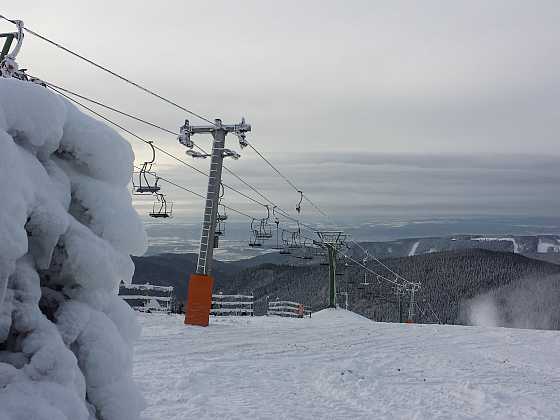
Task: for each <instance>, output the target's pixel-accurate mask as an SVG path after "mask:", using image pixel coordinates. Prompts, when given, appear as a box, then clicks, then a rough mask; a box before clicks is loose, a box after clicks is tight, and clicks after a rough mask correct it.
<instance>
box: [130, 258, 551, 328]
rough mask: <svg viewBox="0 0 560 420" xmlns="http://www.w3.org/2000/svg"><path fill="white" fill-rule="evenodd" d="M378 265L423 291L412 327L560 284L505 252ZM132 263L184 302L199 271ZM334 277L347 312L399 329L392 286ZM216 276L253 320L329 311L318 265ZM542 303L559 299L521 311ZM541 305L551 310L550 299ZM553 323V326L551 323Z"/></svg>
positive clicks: (352, 269) (237, 269)
mask: <svg viewBox="0 0 560 420" xmlns="http://www.w3.org/2000/svg"><path fill="white" fill-rule="evenodd" d="M382 261H383V263H384V264H386V265H387V266H388V267H390V268H391V269H393V270H394V271H395V272H397V273H399V274H400V275H401V276H402V277H404V278H406V279H408V280H410V281H415V282H420V283H421V284H422V287H421V289H420V290H419V292H418V293H417V294H416V296H415V298H416V302H417V304H416V305H415V307H414V309H415V318H414V321H415V322H419V323H435V322H441V323H445V324H466V323H469V319H468V310H467V305H469V302H471V301H472V300H473V299H474V298H476V297H477V296H481V295H486V294H488V293H494V294H496V297H497V296H498V295H499V296H506V295H507V296H510V295H512V293H513V294H515V293H514V292H513V290H517V288H519V287H521V286H523V287H524V288H525V289H528V290H532V289H535V290H536V289H538V288H539V287H540V286H539V285H543V284H547V287H546V289H547V290H548V288H550V287H552V289H553V290H554V286H557V287H560V284H559V283H558V282H556V283H555V282H554V281H553V280H551V279H554V278H560V266H559V265H556V264H552V263H548V262H543V261H538V260H535V259H531V258H527V257H524V256H522V255H519V254H513V253H509V252H495V251H489V250H481V249H468V250H458V251H449V252H439V253H431V254H424V255H419V256H414V257H401V258H386V259H383V260H382ZM135 263H136V273H135V277H134V282H135V283H145V282H150V283H152V284H161V285H172V286H175V288H176V291H177V296H178V300H179V301H184V299H185V298H186V285H187V282H188V274H189V270H192V269H194V265H195V263H196V256H195V255H192V254H188V255H177V254H163V255H158V256H152V257H140V258H135ZM368 266H369V267H370V268H371V269H372V270H373V271H376V272H378V273H380V274H383V275H385V276H388V271H387V270H386V269H385V268H383V267H382V266H381V265H379V263H369V264H368ZM337 271H338V275H337V288H338V291H342V292H346V291H347V292H348V306H349V309H350V310H352V311H354V312H356V313H359V314H361V315H364V316H366V317H368V318H370V319H373V320H376V321H386V322H398V321H399V319H406V318H407V315H408V310H409V302H410V295H409V294H405V295H404V296H401V305H400V309H401V315H400V317H399V298H398V295H397V293H396V291H395V289H394V287H392V285H391V284H389V283H386V282H384V281H378V280H377V279H376V278H375V276H372V275H371V274H370V275H368V276H367V278H366V279H365V280H366V281H365V282H366V283H369V284H367V285H363V284H361V283H364V270H363V269H361V268H359V267H356V266H352V265H349V266H347V267H345V266H344V264H343V262H342V261H341V263H340V264H339V269H338V270H337ZM214 275H215V277H216V283H215V287H214V290H215V292H218V291H222V292H223V293H226V294H227V293H254V295H255V311H256V314H257V315H262V314H264V313H265V312H266V301H267V298H268V299H276V298H279V299H282V300H284V299H287V300H293V301H296V302H301V303H304V304H305V305H306V306H308V307H310V308H311V309H312V310H313V311H317V310H320V309H322V308H324V307H326V306H327V302H328V299H327V296H328V267H327V266H324V265H320V264H319V263H317V264H311V265H307V266H292V265H287V264H284V265H276V264H271V263H266V264H262V265H259V266H256V267H249V268H243V265H240V264H235V263H224V262H221V263H220V262H218V263H217V264H216V266H215V269H214ZM556 276H557V277H556ZM541 289H545V288H544V286H543V287H541ZM539 290H540V289H539ZM544 296H557V294H551V293H541V294H540V295H538V294H537V295H535V296H533V297H532V298H531V299H528V300H527V302H531V303H527V302H526V305H525V310H526V311H527V310H533V309H534V307H536V306H539V305H541V306H542V304H541V303H540V302H539V301H538V299H539V298H541V299H542V298H544ZM510 300H511V299H510ZM495 301H496V302H497V305H498V306H499V305H502V306H503V307H502V308H501V309H500V313H503V314H504V316H503V317H502V318H503V319H502V320H501V324H502V325H510V324H511V322H510V323H508V316H507V312H508V310H509V311H510V312H511V308H510V309H507V308H506V306H505V305H506V304H507V302H508V301H507V299H505V298H502V299H500V298H496V299H495ZM552 301H553V300H552ZM344 303H345V297H344V296H339V305H341V306H344ZM556 303H560V302H558V301H556ZM546 305H548V306H551V305H552V303H551V299H548V301H547V304H546ZM518 310H520V309H519V308H518ZM547 316H548V314H547ZM550 317H552V318H555V317H556V315H551V316H548V318H550ZM518 318H519V317H518ZM545 318H546V317H545ZM548 318H547V319H548ZM512 319H513V318H512ZM543 319H544V318H543ZM526 325H528V324H526ZM540 325H541V328H544V327H545V325H546V326H551V328H554V327H555V326H557V325H558V323H556V321H555V320H554V319H553V320H548V321H547V322H546V323H545V322H544V321H543V322H541V324H540ZM511 326H517V325H513V324H511Z"/></svg>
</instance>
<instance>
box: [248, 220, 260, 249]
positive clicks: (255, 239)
mask: <svg viewBox="0 0 560 420" xmlns="http://www.w3.org/2000/svg"><path fill="white" fill-rule="evenodd" d="M255 222H256V219H253V220H251V237H250V238H249V246H250V247H251V248H255V247H261V246H262V243H261V242H260V241H259V239H260V238H259V230H258V229H257V228H256V227H255Z"/></svg>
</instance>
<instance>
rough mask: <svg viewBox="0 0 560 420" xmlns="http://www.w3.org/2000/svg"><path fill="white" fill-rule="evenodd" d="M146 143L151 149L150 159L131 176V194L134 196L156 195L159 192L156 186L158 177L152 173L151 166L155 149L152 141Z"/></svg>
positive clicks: (154, 156)
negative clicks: (151, 180)
mask: <svg viewBox="0 0 560 420" xmlns="http://www.w3.org/2000/svg"><path fill="white" fill-rule="evenodd" d="M147 143H148V144H149V145H150V147H151V148H152V158H151V159H150V160H148V161H146V162H144V163H143V164H142V168H140V171H139V172H135V173H134V174H133V175H132V194H134V195H143V194H156V193H158V192H159V191H160V190H161V187H160V186H159V185H158V181H159V177H158V176H157V175H156V174H155V173H153V172H152V166H153V165H154V162H155V160H156V149H155V147H154V145H153V142H152V141H149V142H147ZM149 177H150V178H151V177H154V178H155V181H154V182H153V183H152V182H150V180H149Z"/></svg>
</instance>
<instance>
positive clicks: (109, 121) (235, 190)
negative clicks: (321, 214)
mask: <svg viewBox="0 0 560 420" xmlns="http://www.w3.org/2000/svg"><path fill="white" fill-rule="evenodd" d="M50 89H52V90H53V91H55V92H56V93H58V94H59V95H61V96H63V97H65V98H66V99H68V100H70V101H72V102H74V103H75V104H77V105H79V106H81V107H82V108H84V109H87V110H88V111H89V112H91V113H93V114H95V115H96V116H98V117H99V118H102V119H103V120H105V121H107V122H108V123H110V124H112V125H114V126H115V127H117V128H119V129H120V130H122V131H124V132H125V133H128V134H130V135H131V136H133V137H134V138H136V139H138V140H140V141H143V142H144V143H148V142H149V141H148V140H146V139H145V138H143V137H140V136H139V135H137V134H136V133H134V132H132V131H130V130H129V129H127V128H125V127H123V126H122V125H120V124H118V123H116V122H114V121H112V120H111V119H109V118H107V117H105V116H104V115H102V114H100V113H99V112H97V111H95V110H93V109H92V108H90V107H88V106H87V105H84V104H82V103H81V102H79V101H76V100H75V99H74V98H72V97H70V96H68V95H66V94H64V93H63V92H62V91H59V90H58V89H57V88H54V87H50ZM153 146H154V148H155V149H156V150H159V151H160V152H161V153H163V154H164V155H166V156H169V157H170V158H172V159H174V160H176V161H177V162H180V163H182V164H183V165H185V166H187V167H188V168H190V169H192V170H194V171H195V172H198V173H199V174H201V175H204V176H205V177H207V178H208V177H209V175H208V174H207V173H206V172H204V171H201V170H200V169H198V168H196V167H195V166H192V165H190V164H188V163H187V162H185V161H184V160H182V159H181V158H178V157H177V156H175V155H173V154H172V153H169V152H167V151H166V150H165V149H162V148H161V147H159V146H157V145H153ZM223 185H224V187H226V188H228V189H230V190H232V191H234V192H236V193H237V194H239V195H241V196H243V197H245V198H247V199H248V200H251V201H253V202H254V203H256V204H259V205H260V206H262V207H265V208H266V204H264V203H262V202H260V201H258V200H256V199H254V198H253V197H251V196H248V195H247V194H245V193H244V192H242V191H239V190H238V189H236V188H235V187H232V186H230V185H228V184H225V183H224V184H223Z"/></svg>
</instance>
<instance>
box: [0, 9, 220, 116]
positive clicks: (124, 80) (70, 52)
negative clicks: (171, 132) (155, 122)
mask: <svg viewBox="0 0 560 420" xmlns="http://www.w3.org/2000/svg"><path fill="white" fill-rule="evenodd" d="M0 18H1V19H4V20H6V21H8V22H11V23H14V21H13V20H11V19H8V18H7V17H5V16H2V15H0ZM24 30H25V31H26V32H28V33H30V34H31V35H33V36H35V37H37V38H40V39H42V40H43V41H46V42H48V43H49V44H51V45H54V46H55V47H57V48H60V49H61V50H63V51H65V52H67V53H69V54H72V55H73V56H74V57H77V58H79V59H81V60H83V61H85V62H86V63H88V64H91V65H92V66H94V67H97V68H98V69H100V70H103V71H104V72H106V73H109V74H110V75H112V76H114V77H116V78H118V79H120V80H122V81H123V82H126V83H128V84H129V85H132V86H134V87H136V88H138V89H140V90H142V91H144V92H146V93H148V94H149V95H152V96H154V97H156V98H158V99H160V100H162V101H164V102H166V103H168V104H170V105H173V106H174V107H176V108H178V109H180V110H181V111H184V112H186V113H188V114H190V115H192V116H194V117H197V118H200V119H201V120H203V121H205V122H207V123H209V124H211V125H215V123H214V122H213V121H211V120H209V119H208V118H205V117H203V116H202V115H200V114H197V113H196V112H194V111H192V110H190V109H188V108H187V107H184V106H182V105H179V104H178V103H176V102H174V101H172V100H171V99H167V98H166V97H164V96H162V95H160V94H158V93H156V92H154V91H153V90H150V89H148V88H146V87H144V86H142V85H140V84H139V83H136V82H133V81H132V80H130V79H127V78H126V77H124V76H122V75H120V74H118V73H116V72H114V71H113V70H110V69H108V68H107V67H104V66H102V65H101V64H98V63H96V62H95V61H93V60H91V59H89V58H86V57H84V56H83V55H81V54H78V53H77V52H75V51H72V50H71V49H69V48H67V47H65V46H63V45H61V44H59V43H57V42H55V41H53V40H51V39H49V38H47V37H46V36H44V35H41V34H38V33H37V32H35V31H33V30H31V29H29V28H28V27H24Z"/></svg>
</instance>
